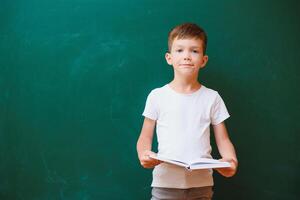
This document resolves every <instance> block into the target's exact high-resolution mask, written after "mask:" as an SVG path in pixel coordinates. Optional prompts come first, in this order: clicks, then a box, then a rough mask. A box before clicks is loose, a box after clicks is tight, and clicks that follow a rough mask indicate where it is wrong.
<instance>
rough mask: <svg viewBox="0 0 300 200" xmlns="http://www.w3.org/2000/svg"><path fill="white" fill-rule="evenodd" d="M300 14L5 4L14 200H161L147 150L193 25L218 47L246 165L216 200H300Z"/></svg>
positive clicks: (0, 23)
mask: <svg viewBox="0 0 300 200" xmlns="http://www.w3.org/2000/svg"><path fill="white" fill-rule="evenodd" d="M299 8H300V7H299V2H298V1H292V0H286V1H279V0H277V1H276V0H275V1H274V0H260V1H259V0H252V1H250V0H246V1H238V0H227V1H199V0H193V1H192V0H187V1H179V0H161V1H156V0H143V1H139V0H128V1H122V0H115V1H109V0H101V1H99V0H51V1H50V0H48V1H39V0H1V2H0V199H3V200H14V199H16V200H27V199H28V200H29V199H30V200H31V199H32V200H52V199H55V200H56V199H59V200H63V199H66V200H93V199H116V200H120V199H130V200H133V199H137V200H142V199H150V190H151V188H150V183H151V170H146V169H143V168H142V167H141V166H140V165H139V162H138V159H137V156H136V150H135V145H136V140H137V137H138V135H139V132H140V128H141V125H142V120H143V118H142V116H141V113H142V111H143V108H144V104H145V100H146V97H147V94H148V93H149V92H150V91H151V89H153V88H155V87H161V86H163V85H164V84H166V83H168V82H169V81H171V79H172V68H171V67H170V66H168V65H167V64H166V62H165V60H164V54H165V52H166V50H167V34H168V32H169V30H170V29H171V28H172V27H174V26H175V25H177V24H180V23H183V22H194V23H197V24H199V25H201V26H203V27H204V28H205V29H206V31H207V33H208V38H209V41H208V52H207V53H208V55H209V63H208V65H207V67H206V68H205V69H203V70H202V71H201V72H200V77H199V79H200V81H201V82H202V83H203V84H204V85H205V86H207V87H210V88H213V89H215V90H217V91H219V93H220V94H221V95H222V97H223V99H224V101H225V102H226V105H227V107H228V110H229V112H230V114H231V118H230V119H228V120H227V122H226V123H227V126H228V130H229V133H230V135H231V139H232V141H233V143H234V144H235V147H236V150H237V153H238V157H239V161H240V168H239V172H238V174H237V175H236V176H235V177H233V178H231V179H227V178H224V177H221V176H220V175H218V174H217V173H215V188H214V197H215V199H230V200H232V199H239V200H240V199H243V200H252V199H262V200H266V199H271V200H276V199H291V200H294V199H299V197H300V196H299V190H298V189H297V188H296V187H298V186H299V184H300V175H299V169H300V145H299V141H300V137H299V135H300V134H299V133H300V125H299V122H298V120H299V111H300V109H299V108H300V107H299V102H300V94H299V88H298V87H299V86H298V85H299V83H298V82H299V80H300V79H299V72H300V70H299V64H300V62H299V58H300V48H299V44H300V40H299V35H300V27H299ZM212 141H213V140H212ZM154 146H156V144H154ZM213 148H214V150H213V151H214V155H215V156H216V157H218V153H217V150H216V147H215V144H214V143H213Z"/></svg>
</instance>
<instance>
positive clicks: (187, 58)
mask: <svg viewBox="0 0 300 200" xmlns="http://www.w3.org/2000/svg"><path fill="white" fill-rule="evenodd" d="M183 59H184V60H191V57H190V56H189V55H186V56H184V58H183Z"/></svg>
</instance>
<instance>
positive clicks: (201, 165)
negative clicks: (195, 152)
mask: <svg viewBox="0 0 300 200" xmlns="http://www.w3.org/2000/svg"><path fill="white" fill-rule="evenodd" d="M150 157H151V158H153V159H156V160H160V161H163V162H166V163H169V164H173V165H177V166H180V167H185V168H186V169H188V170H196V169H212V168H225V167H230V163H229V162H222V161H219V160H215V159H209V158H199V159H197V160H195V161H193V162H191V163H186V162H183V161H180V160H174V159H169V158H166V157H163V156H159V155H155V156H150Z"/></svg>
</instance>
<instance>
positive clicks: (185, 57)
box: [137, 23, 238, 200]
mask: <svg viewBox="0 0 300 200" xmlns="http://www.w3.org/2000/svg"><path fill="white" fill-rule="evenodd" d="M206 44H207V36H206V33H205V32H204V30H203V29H202V28H201V27H199V26H197V25H196V24H190V23H186V24H182V25H179V26H177V27H175V28H174V29H173V30H172V31H171V32H170V33H169V38H168V47H169V52H168V53H166V55H165V57H166V60H167V63H168V64H169V65H172V66H173V69H174V79H173V80H172V81H171V82H170V83H168V84H166V85H164V86H163V87H161V88H156V89H154V90H152V91H151V92H150V94H149V95H148V98H147V101H146V106H145V110H144V112H143V116H145V119H144V123H143V127H142V131H141V134H140V137H139V139H138V142H137V152H138V157H139V160H140V163H141V165H142V166H143V167H144V168H153V167H155V168H154V170H153V181H152V184H151V186H152V187H153V189H152V199H153V200H158V199H211V198H212V193H213V192H212V186H213V178H212V170H211V169H202V170H194V171H188V170H186V169H185V168H182V167H178V166H176V165H172V164H168V163H161V162H160V161H158V160H156V159H153V158H150V157H149V156H150V155H155V153H154V152H152V151H151V148H152V138H153V132H154V128H155V126H156V133H157V139H158V154H159V155H163V156H164V157H168V158H172V159H176V160H182V161H190V160H196V159H197V158H212V157H211V146H210V124H212V127H213V129H214V135H215V140H216V144H217V146H218V150H219V153H220V155H221V156H222V159H221V160H222V161H227V162H229V163H230V165H231V167H230V168H218V169H216V170H217V171H218V172H219V173H220V174H222V175H223V176H225V177H231V176H233V175H234V174H235V173H236V170H237V165H238V161H237V158H236V154H235V150H234V146H233V144H232V143H231V141H230V139H229V136H228V133H227V130H226V127H225V123H224V120H225V119H227V118H228V117H229V114H228V112H227V109H226V107H225V104H224V102H223V100H222V98H221V97H220V95H219V94H218V92H216V91H214V90H212V89H209V88H207V87H205V86H203V85H202V84H201V83H199V82H198V72H199V69H201V68H203V67H204V66H205V65H206V63H207V61H208V56H207V55H206V54H205V50H206Z"/></svg>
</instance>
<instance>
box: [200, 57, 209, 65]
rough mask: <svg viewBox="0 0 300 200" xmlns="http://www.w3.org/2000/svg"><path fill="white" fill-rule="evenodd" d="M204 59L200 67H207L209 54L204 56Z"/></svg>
mask: <svg viewBox="0 0 300 200" xmlns="http://www.w3.org/2000/svg"><path fill="white" fill-rule="evenodd" d="M202 59H203V63H202V65H201V66H200V68H204V67H205V65H206V63H207V62H208V55H205V56H203V58H202Z"/></svg>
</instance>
